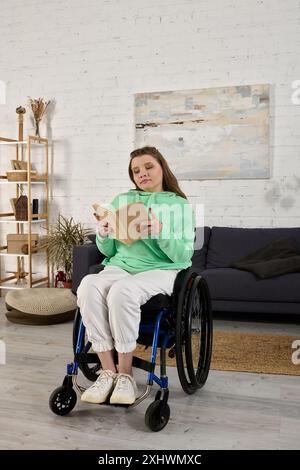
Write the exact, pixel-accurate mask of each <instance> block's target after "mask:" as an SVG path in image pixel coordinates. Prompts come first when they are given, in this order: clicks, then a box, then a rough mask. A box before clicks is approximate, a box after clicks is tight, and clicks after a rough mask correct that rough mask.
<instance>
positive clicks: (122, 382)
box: [115, 374, 133, 391]
mask: <svg viewBox="0 0 300 470" xmlns="http://www.w3.org/2000/svg"><path fill="white" fill-rule="evenodd" d="M129 384H130V385H131V386H132V387H133V383H132V379H131V378H130V377H128V376H127V375H122V374H119V377H118V379H117V383H116V386H115V390H116V389H117V390H118V391H125V390H126V391H127V390H129V388H130V385H129Z"/></svg>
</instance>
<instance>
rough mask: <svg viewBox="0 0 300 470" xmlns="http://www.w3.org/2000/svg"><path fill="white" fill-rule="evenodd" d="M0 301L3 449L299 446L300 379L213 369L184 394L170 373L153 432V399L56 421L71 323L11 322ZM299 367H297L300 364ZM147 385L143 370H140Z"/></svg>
mask: <svg viewBox="0 0 300 470" xmlns="http://www.w3.org/2000/svg"><path fill="white" fill-rule="evenodd" d="M4 312H5V307H4V304H3V299H0V339H1V340H3V341H5V343H6V348H7V364H6V365H0V384H1V385H0V386H1V401H0V428H1V433H0V449H97V450H102V449H299V448H300V393H299V390H300V378H299V377H290V376H275V375H260V374H248V373H232V372H217V371H211V373H210V375H209V378H208V381H207V383H206V385H205V387H204V389H203V390H200V391H199V392H198V393H197V394H196V395H192V396H188V395H185V394H184V393H183V391H182V389H181V387H180V384H179V382H178V379H177V372H176V369H174V368H169V369H168V372H169V378H170V390H171V393H170V399H169V405H170V408H171V418H170V421H169V424H168V426H167V427H166V428H165V429H164V430H163V431H161V432H159V433H152V432H151V431H149V430H148V429H147V428H146V427H145V424H144V414H145V410H146V408H147V406H148V405H149V404H150V402H151V401H152V399H148V400H146V401H145V402H143V403H142V404H141V405H140V406H138V407H137V408H135V409H132V410H125V409H121V408H112V407H101V406H95V405H89V404H85V403H81V402H80V400H79V402H78V403H77V405H76V407H75V409H74V410H73V411H72V413H71V414H70V415H68V416H66V417H59V416H56V415H54V414H52V412H51V411H50V410H49V408H48V398H49V395H50V393H51V392H52V390H53V389H54V388H56V387H57V386H58V385H60V384H61V381H62V379H63V376H64V374H65V364H66V363H67V362H68V361H70V360H71V359H72V352H71V336H72V335H71V331H72V325H71V323H68V324H61V325H55V326H44V327H41V326H37V327H31V326H22V325H16V324H13V323H9V322H8V321H7V320H6V317H5V316H4ZM215 327H217V328H219V329H221V328H224V329H229V328H230V329H232V328H234V329H239V330H247V329H250V330H251V331H257V330H262V331H266V330H267V331H272V332H278V333H280V332H283V333H287V334H295V335H299V339H300V325H299V324H297V325H293V324H289V325H280V324H277V325H272V324H254V323H251V324H246V323H245V322H236V321H235V322H230V324H229V323H228V322H225V321H221V320H218V321H216V324H215ZM299 367H300V366H299ZM136 377H137V379H138V383H139V385H140V386H141V387H142V386H143V385H144V383H145V377H146V375H145V373H144V372H142V371H137V374H136ZM155 390H156V388H155Z"/></svg>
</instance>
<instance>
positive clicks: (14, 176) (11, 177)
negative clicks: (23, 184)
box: [6, 170, 36, 181]
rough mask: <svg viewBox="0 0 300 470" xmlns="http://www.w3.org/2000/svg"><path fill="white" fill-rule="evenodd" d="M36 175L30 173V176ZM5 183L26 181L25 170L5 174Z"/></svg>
mask: <svg viewBox="0 0 300 470" xmlns="http://www.w3.org/2000/svg"><path fill="white" fill-rule="evenodd" d="M34 175H36V171H34V170H32V171H31V176H34ZM6 176H7V181H27V171H26V170H13V171H7V172H6Z"/></svg>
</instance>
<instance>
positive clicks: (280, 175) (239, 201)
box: [0, 0, 300, 227]
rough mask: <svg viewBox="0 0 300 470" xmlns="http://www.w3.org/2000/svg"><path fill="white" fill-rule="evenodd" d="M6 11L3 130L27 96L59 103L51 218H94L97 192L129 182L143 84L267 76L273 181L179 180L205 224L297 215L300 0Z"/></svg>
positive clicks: (128, 2)
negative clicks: (295, 98)
mask: <svg viewBox="0 0 300 470" xmlns="http://www.w3.org/2000/svg"><path fill="white" fill-rule="evenodd" d="M0 14H1V24H0V32H1V41H0V80H3V81H5V82H6V85H7V99H6V104H5V105H0V134H2V135H3V134H4V135H16V132H17V125H16V121H15V113H14V110H15V108H16V107H17V106H18V105H21V104H23V105H24V104H25V102H26V99H27V96H31V97H34V98H37V97H40V96H43V97H45V98H47V99H52V98H55V100H56V102H57V104H56V109H55V114H54V117H53V120H52V127H51V134H52V136H53V139H54V143H53V149H52V154H53V163H52V170H53V187H52V192H51V195H52V203H51V207H52V217H54V216H56V214H57V212H58V211H61V213H62V214H64V215H73V216H74V218H75V219H76V220H81V221H84V222H86V223H87V224H92V223H93V217H92V215H91V210H90V206H91V203H92V202H94V201H109V200H110V199H111V198H112V197H113V196H114V195H115V194H116V193H118V192H120V191H124V190H126V189H128V188H129V187H132V185H131V184H130V181H129V178H128V176H127V164H128V156H129V152H130V151H131V150H132V149H133V146H134V127H133V118H134V115H133V112H134V109H133V94H134V93H140V92H145V91H163V90H182V89H193V88H204V87H215V86H229V85H240V84H251V83H270V84H272V85H273V91H272V93H273V106H272V142H271V145H272V147H271V151H272V177H271V179H270V180H256V181H255V180H238V181H194V182H186V181H182V182H181V186H182V189H183V190H184V191H185V192H186V193H187V195H188V196H189V197H190V199H191V201H193V202H200V203H204V204H205V211H206V217H205V222H206V224H208V225H226V226H227V225H233V226H244V227H254V226H299V225H300V105H298V106H296V105H293V104H292V103H291V95H292V92H293V89H292V87H291V84H292V82H293V81H294V80H297V79H300V4H299V1H298V0H276V1H274V0H151V1H149V0H102V1H101V0H86V1H85V2H82V1H81V0H72V1H71V0H69V1H67V0H51V1H46V0H0ZM26 127H27V129H29V128H30V127H31V124H30V120H29V118H28V115H27V119H26ZM1 194H3V193H1Z"/></svg>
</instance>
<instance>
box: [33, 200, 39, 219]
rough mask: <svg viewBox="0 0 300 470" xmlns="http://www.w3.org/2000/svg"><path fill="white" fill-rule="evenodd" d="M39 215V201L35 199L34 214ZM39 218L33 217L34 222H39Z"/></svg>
mask: <svg viewBox="0 0 300 470" xmlns="http://www.w3.org/2000/svg"><path fill="white" fill-rule="evenodd" d="M38 213H39V200H38V199H33V200H32V214H38ZM37 219H38V217H32V220H37Z"/></svg>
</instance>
